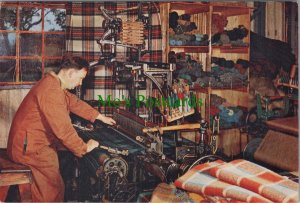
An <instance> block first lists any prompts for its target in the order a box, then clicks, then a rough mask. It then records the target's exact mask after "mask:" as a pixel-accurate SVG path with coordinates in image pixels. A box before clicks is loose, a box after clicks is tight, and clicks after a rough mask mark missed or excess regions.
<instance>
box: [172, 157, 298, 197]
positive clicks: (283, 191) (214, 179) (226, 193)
mask: <svg viewBox="0 0 300 203" xmlns="http://www.w3.org/2000/svg"><path fill="white" fill-rule="evenodd" d="M175 186H176V187H178V188H181V189H184V190H186V191H188V192H193V193H197V194H200V195H203V196H204V197H205V196H206V197H207V199H208V200H209V199H210V198H212V197H221V199H224V198H225V199H227V200H228V199H229V200H231V202H234V201H241V202H298V188H299V185H298V184H297V183H295V182H293V181H291V180H288V179H287V178H285V177H283V176H280V175H278V174H277V173H274V172H272V171H270V170H268V169H266V168H264V167H261V166H259V165H256V164H254V163H251V162H249V161H246V160H234V161H231V162H229V163H225V162H223V161H220V160H218V161H214V162H210V163H204V164H200V165H197V166H195V167H194V168H192V169H191V170H189V171H188V172H187V173H185V174H184V175H183V176H181V177H180V178H178V179H177V180H176V181H175ZM213 199H216V198H213ZM213 199H211V200H212V201H213ZM217 199H218V198H217ZM219 202H222V201H219Z"/></svg>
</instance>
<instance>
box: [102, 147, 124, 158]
mask: <svg viewBox="0 0 300 203" xmlns="http://www.w3.org/2000/svg"><path fill="white" fill-rule="evenodd" d="M99 148H100V149H104V150H107V151H108V152H110V153H113V154H121V155H124V156H128V154H129V152H128V149H123V150H118V149H117V148H112V147H107V146H104V145H99Z"/></svg>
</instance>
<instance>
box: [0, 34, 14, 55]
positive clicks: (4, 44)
mask: <svg viewBox="0 0 300 203" xmlns="http://www.w3.org/2000/svg"><path fill="white" fill-rule="evenodd" d="M0 47H1V48H0V56H15V55H16V33H5V32H2V33H0Z"/></svg>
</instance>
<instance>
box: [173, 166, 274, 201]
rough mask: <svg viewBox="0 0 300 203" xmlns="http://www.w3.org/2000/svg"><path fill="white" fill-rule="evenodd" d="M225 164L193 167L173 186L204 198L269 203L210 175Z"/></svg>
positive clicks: (250, 192)
mask: <svg viewBox="0 0 300 203" xmlns="http://www.w3.org/2000/svg"><path fill="white" fill-rule="evenodd" d="M225 164H226V163H225V162H223V161H221V160H217V161H214V162H210V163H204V164H200V165H198V166H195V167H194V168H192V169H191V170H189V171H188V172H187V173H185V174H184V175H183V176H181V177H180V178H178V179H177V180H176V181H175V186H176V187H179V188H181V189H184V190H186V191H188V192H194V193H197V194H201V195H205V196H220V197H224V198H230V199H233V200H237V201H243V202H271V201H270V200H268V199H266V198H264V197H262V196H261V195H259V194H257V193H254V192H252V191H250V190H247V189H245V188H242V187H239V186H236V185H232V184H230V183H226V182H224V181H222V180H219V179H218V178H216V177H214V176H211V175H210V173H209V171H210V170H211V169H213V168H215V167H221V166H222V165H225ZM208 199H209V198H208Z"/></svg>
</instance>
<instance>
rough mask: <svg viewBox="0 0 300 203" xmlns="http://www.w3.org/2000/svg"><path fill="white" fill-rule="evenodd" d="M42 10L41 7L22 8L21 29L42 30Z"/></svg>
mask: <svg viewBox="0 0 300 203" xmlns="http://www.w3.org/2000/svg"><path fill="white" fill-rule="evenodd" d="M41 12H42V10H41V9H40V8H21V10H20V30H30V31H41V30H42V16H41Z"/></svg>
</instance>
